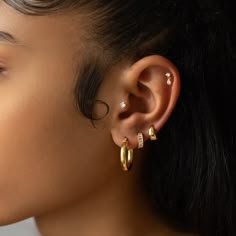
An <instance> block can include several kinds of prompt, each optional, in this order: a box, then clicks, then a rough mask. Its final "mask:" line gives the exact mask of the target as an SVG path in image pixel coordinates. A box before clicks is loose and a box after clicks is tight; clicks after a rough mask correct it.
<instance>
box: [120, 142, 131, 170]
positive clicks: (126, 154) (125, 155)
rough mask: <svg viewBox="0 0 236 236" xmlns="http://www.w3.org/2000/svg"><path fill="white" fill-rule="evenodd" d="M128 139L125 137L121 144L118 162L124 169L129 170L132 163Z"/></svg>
mask: <svg viewBox="0 0 236 236" xmlns="http://www.w3.org/2000/svg"><path fill="white" fill-rule="evenodd" d="M128 144H129V141H128V139H127V138H125V139H124V140H123V142H122V144H121V149H120V162H121V166H122V169H123V170H124V171H129V170H130V169H131V167H132V165H133V149H128Z"/></svg>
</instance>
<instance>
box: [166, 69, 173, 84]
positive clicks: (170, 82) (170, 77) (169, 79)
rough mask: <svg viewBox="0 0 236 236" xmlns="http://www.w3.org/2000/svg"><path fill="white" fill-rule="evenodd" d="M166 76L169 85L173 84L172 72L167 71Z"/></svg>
mask: <svg viewBox="0 0 236 236" xmlns="http://www.w3.org/2000/svg"><path fill="white" fill-rule="evenodd" d="M166 77H167V85H169V86H170V85H172V80H171V79H172V76H171V73H169V72H168V73H166Z"/></svg>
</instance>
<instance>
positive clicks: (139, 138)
mask: <svg viewBox="0 0 236 236" xmlns="http://www.w3.org/2000/svg"><path fill="white" fill-rule="evenodd" d="M143 146H144V141H143V134H142V133H138V148H139V149H140V148H143Z"/></svg>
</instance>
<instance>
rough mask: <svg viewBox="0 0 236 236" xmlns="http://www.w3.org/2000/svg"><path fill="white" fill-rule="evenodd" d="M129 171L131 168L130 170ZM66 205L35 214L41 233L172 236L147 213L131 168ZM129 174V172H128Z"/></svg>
mask: <svg viewBox="0 0 236 236" xmlns="http://www.w3.org/2000/svg"><path fill="white" fill-rule="evenodd" d="M132 171H133V170H132ZM122 174H123V175H122V177H121V178H120V179H119V180H118V181H116V182H114V181H112V183H111V184H110V185H109V186H104V188H103V189H101V188H100V190H99V191H96V192H93V193H91V194H89V196H86V199H85V198H84V199H83V200H81V199H80V201H79V202H75V203H74V204H71V205H70V206H67V207H64V208H62V209H58V210H56V211H54V212H51V213H47V214H44V215H41V216H38V217H35V220H36V224H37V226H38V228H39V231H40V232H41V234H42V236H65V235H70V236H78V235H81V236H98V235H103V236H111V235H112V236H118V235H119V236H120V235H122V236H133V235H135V236H139V235H140V236H143V235H146V236H154V235H155V236H156V235H158V236H176V235H179V234H176V233H174V232H171V231H170V230H169V229H168V228H167V227H165V226H164V225H163V224H160V222H159V221H158V219H157V217H156V216H154V215H152V214H151V212H152V211H151V209H150V207H149V206H148V204H145V203H146V202H147V200H146V199H145V196H144V195H143V194H142V191H141V190H140V189H139V188H138V186H137V185H138V183H139V181H138V180H137V178H135V177H134V175H135V171H134V172H131V173H122ZM132 175H133V176H132Z"/></svg>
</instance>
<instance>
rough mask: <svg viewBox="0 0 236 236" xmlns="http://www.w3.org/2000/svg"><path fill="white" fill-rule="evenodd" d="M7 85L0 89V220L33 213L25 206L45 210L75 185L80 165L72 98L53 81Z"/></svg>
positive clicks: (4, 220)
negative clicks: (76, 153)
mask: <svg viewBox="0 0 236 236" xmlns="http://www.w3.org/2000/svg"><path fill="white" fill-rule="evenodd" d="M8 83H9V85H8V84H6V83H5V84H4V86H3V84H2V87H1V89H0V90H1V95H0V101H1V102H0V114H1V115H0V195H1V197H0V209H1V211H0V224H3V223H4V222H7V221H8V220H10V218H9V217H10V215H11V216H15V217H17V216H20V217H22V216H23V215H24V214H29V212H28V211H29V210H30V209H27V206H28V207H29V206H31V205H32V206H35V205H37V206H38V207H39V208H43V207H45V204H47V202H46V201H47V200H48V197H49V199H50V196H53V197H57V196H58V195H59V196H60V195H61V196H62V195H63V194H64V192H60V189H63V191H65V192H66V191H67V189H66V188H68V189H69V188H71V186H70V183H71V182H73V178H74V179H75V173H77V172H76V170H75V169H76V168H75V167H76V166H77V165H78V163H77V162H78V160H77V158H75V157H76V155H75V151H76V150H75V147H76V139H77V137H76V136H75V135H74V133H75V132H73V130H74V123H75V122H73V120H74V121H75V120H77V119H78V118H77V116H76V115H75V114H74V113H73V108H72V104H71V103H72V102H71V103H70V104H69V101H66V99H63V97H69V93H66V92H64V94H63V93H62V94H61V92H62V91H60V92H59V90H60V89H58V92H56V90H57V89H56V88H55V86H56V85H55V84H54V85H52V84H51V85H50V83H47V86H43V85H37V86H36V85H34V84H33V83H29V86H25V85H23V84H22V85H20V86H16V85H13V84H10V80H9V81H8ZM58 86H59V85H58ZM59 93H60V94H59ZM68 100H69V99H68ZM66 176H67V178H66ZM69 176H71V179H72V181H69V180H70V178H68V177H69ZM74 181H75V180H74ZM62 186H63V188H62ZM71 189H72V188H71ZM45 193H46V194H45ZM46 195H47V198H46ZM54 200H55V201H56V198H55V199H54ZM22 206H24V208H22Z"/></svg>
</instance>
